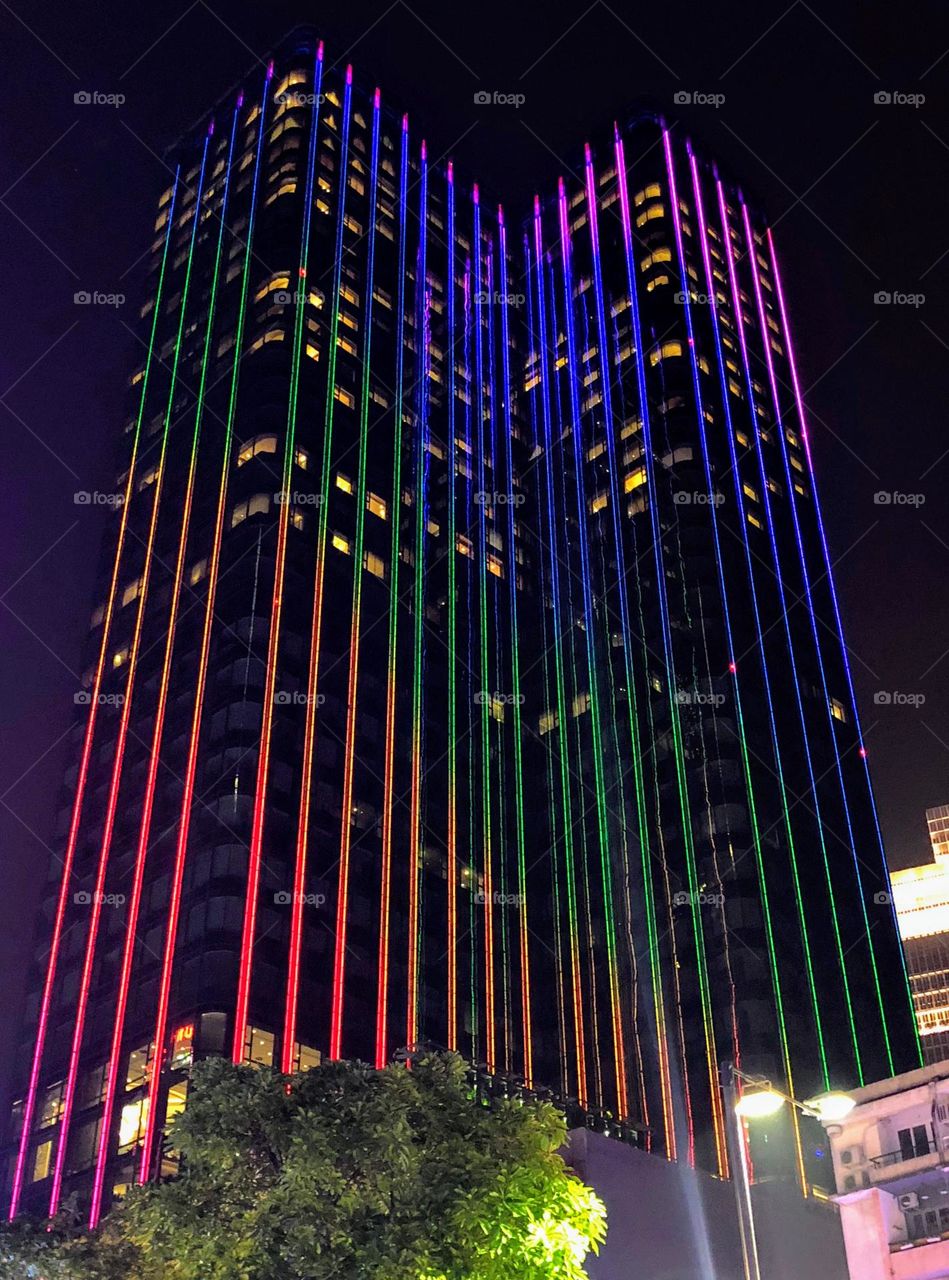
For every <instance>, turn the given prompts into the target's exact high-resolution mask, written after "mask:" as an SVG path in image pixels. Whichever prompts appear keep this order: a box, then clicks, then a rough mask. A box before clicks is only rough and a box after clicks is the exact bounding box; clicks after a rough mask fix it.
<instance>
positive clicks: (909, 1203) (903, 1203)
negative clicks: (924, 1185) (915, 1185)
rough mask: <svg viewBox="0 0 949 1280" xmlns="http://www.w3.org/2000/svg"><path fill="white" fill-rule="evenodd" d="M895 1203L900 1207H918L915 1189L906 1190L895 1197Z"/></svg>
mask: <svg viewBox="0 0 949 1280" xmlns="http://www.w3.org/2000/svg"><path fill="white" fill-rule="evenodd" d="M896 1203H897V1204H898V1205H899V1206H900V1208H901V1209H918V1208H919V1196H918V1195H917V1194H916V1192H915V1191H906V1192H904V1193H903V1195H901V1196H897V1197H896Z"/></svg>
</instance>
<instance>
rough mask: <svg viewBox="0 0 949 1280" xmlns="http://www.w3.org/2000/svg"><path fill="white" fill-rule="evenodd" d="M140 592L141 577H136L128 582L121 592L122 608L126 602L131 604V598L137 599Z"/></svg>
mask: <svg viewBox="0 0 949 1280" xmlns="http://www.w3.org/2000/svg"><path fill="white" fill-rule="evenodd" d="M141 594H142V580H141V578H136V579H135V581H134V582H130V583H129V584H128V586H127V587H126V588H125V590H124V591H123V592H122V608H123V609H124V608H125V606H126V605H127V604H131V603H132V601H133V600H137V599H138V597H139V596H140V595H141Z"/></svg>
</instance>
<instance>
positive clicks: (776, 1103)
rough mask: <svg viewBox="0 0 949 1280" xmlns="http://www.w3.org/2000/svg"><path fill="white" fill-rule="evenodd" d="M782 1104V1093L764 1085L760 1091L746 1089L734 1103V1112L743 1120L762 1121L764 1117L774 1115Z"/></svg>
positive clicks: (783, 1098) (783, 1101)
mask: <svg viewBox="0 0 949 1280" xmlns="http://www.w3.org/2000/svg"><path fill="white" fill-rule="evenodd" d="M784 1103H785V1097H784V1095H783V1094H782V1093H778V1091H777V1089H772V1088H771V1086H770V1085H765V1086H764V1087H763V1088H761V1089H754V1088H752V1089H747V1090H746V1091H745V1092H744V1093H743V1094H742V1095H741V1097H740V1098H738V1100H737V1101H736V1102H735V1111H736V1112H737V1113H738V1115H740V1116H741V1117H742V1119H743V1120H763V1119H764V1118H765V1117H766V1116H773V1115H776V1114H777V1113H778V1112H779V1111H780V1110H781V1108H782V1107H783V1106H784Z"/></svg>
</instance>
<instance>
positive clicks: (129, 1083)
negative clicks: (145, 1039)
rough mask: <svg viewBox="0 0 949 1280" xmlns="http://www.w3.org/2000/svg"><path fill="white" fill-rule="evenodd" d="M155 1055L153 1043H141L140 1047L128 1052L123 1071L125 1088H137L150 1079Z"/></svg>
mask: <svg viewBox="0 0 949 1280" xmlns="http://www.w3.org/2000/svg"><path fill="white" fill-rule="evenodd" d="M154 1055H155V1046H154V1045H153V1044H143V1045H142V1047H141V1048H140V1049H133V1050H132V1052H131V1053H130V1054H129V1060H128V1068H127V1070H126V1073H125V1087H126V1089H137V1088H138V1087H139V1085H143V1084H147V1083H148V1081H149V1080H150V1079H151V1073H152V1070H151V1069H152V1059H153V1057H154Z"/></svg>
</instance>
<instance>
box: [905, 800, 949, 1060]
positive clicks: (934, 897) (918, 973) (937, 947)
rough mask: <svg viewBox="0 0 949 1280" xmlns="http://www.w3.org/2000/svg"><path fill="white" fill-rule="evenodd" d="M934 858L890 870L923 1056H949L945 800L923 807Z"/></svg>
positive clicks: (948, 821) (948, 826)
mask: <svg viewBox="0 0 949 1280" xmlns="http://www.w3.org/2000/svg"><path fill="white" fill-rule="evenodd" d="M926 825H927V827H928V828H929V839H930V841H931V843H932V849H933V861H932V862H924V863H922V864H921V865H919V866H917V867H903V868H901V869H900V870H899V871H894V872H893V901H894V904H895V906H896V915H897V919H898V920H899V926H900V937H901V938H902V939H903V946H904V948H905V950H906V963H907V966H908V968H909V975H910V986H911V988H912V992H913V1005H914V1007H915V1009H916V1022H917V1025H918V1027H919V1036H920V1044H921V1045H922V1049H923V1058H924V1059H925V1061H926V1062H927V1063H934V1062H943V1061H944V1060H945V1059H946V1058H947V1057H949V805H944V804H942V805H937V806H936V807H935V808H934V809H927V810H926Z"/></svg>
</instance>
